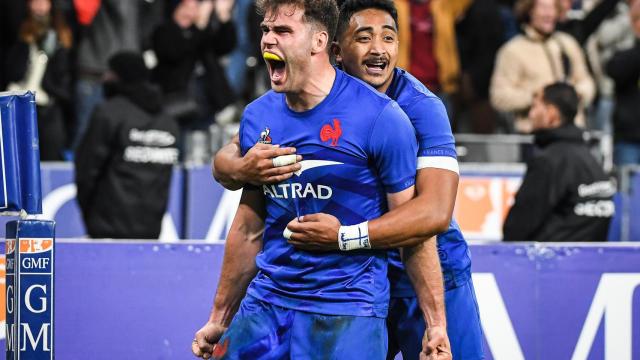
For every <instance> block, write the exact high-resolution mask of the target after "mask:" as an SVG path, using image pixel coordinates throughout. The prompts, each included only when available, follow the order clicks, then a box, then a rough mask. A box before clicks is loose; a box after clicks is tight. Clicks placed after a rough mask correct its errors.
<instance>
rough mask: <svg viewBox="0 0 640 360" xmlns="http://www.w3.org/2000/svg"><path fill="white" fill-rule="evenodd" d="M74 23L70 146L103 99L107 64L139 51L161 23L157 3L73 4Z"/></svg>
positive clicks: (105, 0) (106, 0)
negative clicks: (118, 56) (127, 52)
mask: <svg viewBox="0 0 640 360" xmlns="http://www.w3.org/2000/svg"><path fill="white" fill-rule="evenodd" d="M73 4H74V10H75V20H76V21H77V22H78V25H79V29H78V42H77V49H76V51H77V54H76V64H75V70H76V86H75V100H76V106H75V115H76V119H75V120H76V121H75V127H74V134H73V142H72V147H73V148H75V147H77V146H78V144H79V142H80V140H81V139H82V137H83V135H84V132H85V131H86V128H87V126H88V122H89V118H90V116H91V113H92V112H93V108H94V107H95V106H96V105H98V104H100V103H101V102H102V101H103V100H104V94H103V92H102V81H103V75H104V73H105V72H106V70H107V61H108V59H109V58H110V57H111V56H112V55H113V54H115V53H117V52H119V51H123V50H130V51H136V52H139V51H141V50H142V48H143V43H145V42H146V41H145V36H146V35H147V32H149V31H150V28H153V27H155V25H156V24H157V23H158V22H159V21H160V20H161V18H162V15H163V5H164V2H163V1H160V0H84V1H74V2H73Z"/></svg>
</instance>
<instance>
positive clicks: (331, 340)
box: [214, 296, 387, 360]
mask: <svg viewBox="0 0 640 360" xmlns="http://www.w3.org/2000/svg"><path fill="white" fill-rule="evenodd" d="M386 354H387V327H386V324H385V319H384V318H377V317H363V316H342V315H340V316H332V315H321V314H313V313H308V312H303V311H297V310H291V309H285V308H282V307H279V306H275V305H272V304H269V303H266V302H263V301H260V300H258V299H256V298H253V297H251V296H246V297H245V298H244V300H242V304H240V309H239V310H238V313H237V314H236V315H235V317H234V318H233V320H232V321H231V324H230V325H229V328H228V329H227V331H226V332H225V333H224V334H223V335H222V337H221V338H220V340H219V341H218V350H217V351H214V358H215V359H217V360H220V359H230V360H231V359H233V360H235V359H242V360H279V359H287V360H289V359H296V360H298V359H301V360H306V359H310V360H311V359H336V360H350V359H354V360H360V359H374V360H375V359H379V360H384V359H385V356H386Z"/></svg>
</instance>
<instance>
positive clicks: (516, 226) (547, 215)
mask: <svg viewBox="0 0 640 360" xmlns="http://www.w3.org/2000/svg"><path fill="white" fill-rule="evenodd" d="M578 102H579V100H578V95H577V94H576V91H575V90H574V89H573V87H572V86H571V85H568V84H566V83H554V84H551V85H548V86H546V87H545V88H544V90H543V91H542V92H541V93H539V94H537V95H536V97H535V99H534V101H533V105H532V107H531V110H530V111H529V117H530V118H531V121H532V122H533V128H534V136H535V144H536V145H537V146H538V148H539V153H538V154H537V155H535V156H534V157H533V158H532V160H531V161H530V162H529V163H528V165H527V173H526V175H525V177H524V180H523V181H522V185H521V186H520V189H519V190H518V193H517V194H516V198H515V203H514V204H513V207H512V208H511V210H510V211H509V214H508V216H507V219H506V221H505V223H504V228H503V232H504V240H505V241H566V242H574V241H605V240H606V239H607V232H608V228H609V222H610V220H611V217H612V216H613V214H614V211H615V208H614V204H613V201H612V197H613V194H614V193H615V192H616V185H615V182H614V181H612V180H611V179H610V178H609V177H608V176H607V175H606V174H605V173H604V171H603V170H602V167H601V166H600V164H598V163H597V161H596V160H595V158H594V157H593V156H592V155H591V153H590V151H589V148H588V146H587V144H586V143H585V141H584V136H583V131H582V130H580V129H579V128H578V127H576V126H575V125H574V123H573V119H574V118H575V116H576V114H577V112H578Z"/></svg>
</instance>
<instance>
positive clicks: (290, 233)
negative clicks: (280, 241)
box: [282, 227, 293, 240]
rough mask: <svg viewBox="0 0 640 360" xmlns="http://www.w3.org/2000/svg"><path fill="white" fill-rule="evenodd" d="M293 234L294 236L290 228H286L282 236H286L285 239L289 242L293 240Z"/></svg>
mask: <svg viewBox="0 0 640 360" xmlns="http://www.w3.org/2000/svg"><path fill="white" fill-rule="evenodd" d="M292 234H293V231H291V230H289V228H288V227H286V228H284V231H283V232H282V236H284V238H285V239H287V240H291V235H292Z"/></svg>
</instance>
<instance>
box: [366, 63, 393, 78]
mask: <svg viewBox="0 0 640 360" xmlns="http://www.w3.org/2000/svg"><path fill="white" fill-rule="evenodd" d="M388 65H389V62H388V61H387V60H385V59H370V60H367V61H365V62H364V67H365V68H366V69H367V73H368V74H369V75H380V74H382V73H384V70H385V69H386V68H387V66H388Z"/></svg>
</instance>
